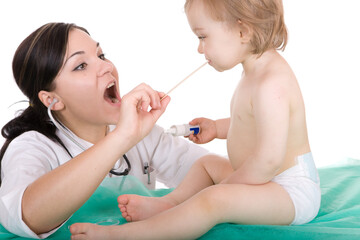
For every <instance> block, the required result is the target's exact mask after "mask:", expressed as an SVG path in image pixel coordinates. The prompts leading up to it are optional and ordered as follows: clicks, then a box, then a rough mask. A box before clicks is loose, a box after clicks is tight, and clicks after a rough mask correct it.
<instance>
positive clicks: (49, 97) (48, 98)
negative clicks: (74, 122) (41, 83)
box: [38, 90, 64, 111]
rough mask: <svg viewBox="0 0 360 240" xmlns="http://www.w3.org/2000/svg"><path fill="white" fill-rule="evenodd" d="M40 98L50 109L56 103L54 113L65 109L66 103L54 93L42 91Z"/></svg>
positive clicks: (53, 108)
mask: <svg viewBox="0 0 360 240" xmlns="http://www.w3.org/2000/svg"><path fill="white" fill-rule="evenodd" d="M38 97H39V99H40V101H41V102H42V103H43V104H44V105H45V106H46V107H49V106H50V104H51V103H53V102H54V105H53V106H52V108H51V110H53V111H58V110H62V109H63V108H64V103H63V102H62V101H61V100H60V98H58V97H56V96H55V94H54V93H51V92H47V91H44V90H41V91H40V92H39V94H38Z"/></svg>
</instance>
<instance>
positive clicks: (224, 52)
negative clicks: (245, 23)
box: [186, 1, 246, 72]
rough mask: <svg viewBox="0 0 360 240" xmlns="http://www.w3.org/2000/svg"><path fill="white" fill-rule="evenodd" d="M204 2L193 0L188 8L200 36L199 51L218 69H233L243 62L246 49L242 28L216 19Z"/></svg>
mask: <svg viewBox="0 0 360 240" xmlns="http://www.w3.org/2000/svg"><path fill="white" fill-rule="evenodd" d="M203 4H204V3H203V1H193V3H192V4H191V6H190V7H189V8H188V9H186V15H187V18H188V22H189V25H190V27H191V29H192V31H193V32H194V33H195V35H196V36H197V37H198V38H199V47H198V52H199V53H200V54H204V55H205V58H206V59H207V60H208V61H209V64H210V65H211V66H213V67H214V68H215V69H216V70H217V71H220V72H222V71H224V70H228V69H231V68H233V67H234V66H236V65H237V64H239V63H240V62H242V59H243V55H244V54H245V53H244V52H245V50H246V48H245V46H244V45H243V44H242V41H241V38H240V36H241V34H240V29H239V28H237V26H236V25H235V26H234V27H229V25H228V24H226V23H225V22H220V21H215V20H214V19H213V18H212V17H211V16H210V14H208V13H207V12H206V11H207V8H206V7H205V6H204V5H203Z"/></svg>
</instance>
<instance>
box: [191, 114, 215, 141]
mask: <svg viewBox="0 0 360 240" xmlns="http://www.w3.org/2000/svg"><path fill="white" fill-rule="evenodd" d="M189 124H190V125H199V126H200V132H199V133H198V134H196V135H194V134H191V135H190V136H189V140H190V141H193V142H194V143H197V144H203V143H208V142H210V141H212V140H213V139H214V138H216V137H217V136H216V134H217V131H216V123H215V121H213V120H211V119H208V118H195V119H194V120H192V121H191V122H189Z"/></svg>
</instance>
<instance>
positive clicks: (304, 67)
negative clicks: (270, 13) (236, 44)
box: [0, 0, 360, 167]
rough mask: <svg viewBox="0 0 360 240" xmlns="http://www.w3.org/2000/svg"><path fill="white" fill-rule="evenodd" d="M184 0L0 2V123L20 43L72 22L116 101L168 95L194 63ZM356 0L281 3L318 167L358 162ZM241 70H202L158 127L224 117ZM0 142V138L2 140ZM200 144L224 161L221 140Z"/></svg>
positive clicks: (11, 97)
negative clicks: (97, 53)
mask: <svg viewBox="0 0 360 240" xmlns="http://www.w3.org/2000/svg"><path fill="white" fill-rule="evenodd" d="M183 4H184V0H153V1H149V0H132V1H129V0H127V1H125V0H117V1H115V0H103V1H91V0H86V1H69V0H62V1H48V0H32V1H27V0H12V1H1V2H0V10H1V13H0V31H1V33H0V34H1V35H0V36H1V37H0V46H1V57H0V74H1V75H0V100H1V101H0V126H3V125H4V124H5V123H6V122H7V121H8V120H10V119H11V118H12V117H13V115H14V112H15V111H16V110H18V109H20V108H23V107H26V105H24V104H17V105H15V106H12V107H10V108H9V106H10V105H11V104H13V103H15V102H16V101H19V100H26V98H25V97H24V96H23V95H22V94H21V92H20V90H18V88H17V86H16V84H15V82H14V80H13V77H12V70H11V62H12V57H13V54H14V52H15V50H16V48H17V46H18V45H19V44H20V42H21V41H22V40H23V39H24V38H25V37H27V36H28V35H29V34H30V33H31V32H33V31H34V30H35V29H36V28H38V27H40V26H41V25H43V24H45V23H48V22H53V21H61V22H72V23H76V24H77V25H80V26H83V27H85V28H86V29H87V30H88V31H89V32H90V34H91V35H92V37H93V38H94V39H95V40H96V41H99V42H100V44H101V46H102V48H103V50H104V52H105V54H106V57H107V58H109V59H110V60H112V61H113V62H114V64H115V65H116V66H117V68H118V71H119V75H120V91H121V95H123V94H124V93H126V92H128V91H129V90H131V89H132V88H133V87H135V86H136V85H138V84H139V83H141V82H146V83H148V84H149V85H151V86H152V87H153V88H154V89H156V90H159V91H163V92H167V91H168V90H169V89H170V88H171V87H172V86H174V85H175V84H176V83H177V82H179V81H180V80H182V79H183V78H184V77H185V76H186V75H188V74H189V73H190V72H192V71H193V70H194V69H195V68H197V67H198V66H200V65H201V64H202V63H203V62H205V61H204V57H203V56H202V55H200V54H198V53H197V44H198V40H197V38H196V37H195V35H193V33H192V32H191V30H190V28H189V26H188V23H187V19H186V16H185V13H184V10H183ZM358 6H359V4H358V1H357V0H342V1H338V0H337V1H335V0H284V8H285V22H286V24H287V27H288V30H289V43H288V46H287V48H286V50H285V52H284V53H283V55H284V56H285V58H286V59H287V60H288V62H289V63H290V65H291V66H292V68H293V70H294V72H295V74H296V75H297V78H298V81H299V84H300V86H301V89H302V93H303V96H304V99H305V105H306V110H307V121H308V130H309V137H310V144H311V148H312V151H313V154H314V156H315V161H316V164H317V166H318V167H321V166H326V165H330V164H333V163H337V162H340V161H342V160H343V159H345V158H347V157H352V158H358V159H360V139H359V136H360V114H359V105H360V94H359V92H360V88H359V86H360V84H359V80H360V77H359V71H358V69H359V57H358V56H359V54H360V47H359V45H360V34H359V23H360V11H359V10H360V8H359V7H358ZM241 71H242V68H241V66H237V67H235V68H234V69H232V70H229V71H227V72H223V73H218V72H216V71H215V70H214V69H212V68H211V67H209V66H205V67H204V68H203V69H201V71H200V72H198V73H196V74H195V75H194V76H193V77H191V78H190V79H188V81H186V82H185V83H184V84H183V85H181V86H180V87H179V88H178V89H176V90H174V92H173V93H172V94H171V97H172V101H171V103H170V105H169V107H168V110H167V112H166V113H165V114H164V115H163V116H162V117H161V119H160V120H159V122H158V123H159V125H161V126H163V127H164V128H168V127H170V126H171V125H173V124H182V123H187V122H189V121H190V120H192V119H193V118H195V117H208V118H212V119H218V118H224V117H227V116H229V102H230V99H231V96H232V93H233V91H234V88H235V86H236V84H237V82H238V81H239V79H240V75H241ZM0 140H1V141H3V138H0ZM204 147H206V148H208V149H210V150H212V151H213V152H216V153H219V154H222V155H226V144H225V141H224V140H216V141H214V142H212V143H210V144H207V145H204Z"/></svg>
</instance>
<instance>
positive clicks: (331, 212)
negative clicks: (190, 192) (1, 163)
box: [0, 161, 360, 240]
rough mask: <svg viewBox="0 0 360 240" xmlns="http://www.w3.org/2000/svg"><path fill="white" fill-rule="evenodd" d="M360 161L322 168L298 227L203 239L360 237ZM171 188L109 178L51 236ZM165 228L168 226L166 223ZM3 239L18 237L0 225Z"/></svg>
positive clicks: (111, 216) (245, 229)
mask: <svg viewBox="0 0 360 240" xmlns="http://www.w3.org/2000/svg"><path fill="white" fill-rule="evenodd" d="M359 163H360V161H351V162H349V163H347V164H346V165H344V166H335V167H328V168H320V169H319V175H320V181H321V182H320V185H321V191H322V199H321V208H320V211H319V214H318V216H317V217H316V218H315V219H314V220H313V221H312V222H310V223H307V224H304V225H299V226H266V225H239V224H231V223H223V224H219V225H217V226H215V227H214V228H212V229H211V230H210V231H209V232H207V233H206V234H204V235H203V236H202V237H201V238H200V239H222V240H223V239H237V240H241V239H244V240H245V239H246V240H248V239H261V240H270V239H273V240H281V239H287V240H288V239H304V240H305V239H306V240H311V239H316V240H318V239H325V240H332V239H336V240H338V239H340V240H347V239H357V240H359V239H360V184H359V183H360V164H359ZM170 191H171V189H160V190H151V191H149V190H148V189H147V188H146V187H145V186H144V185H143V184H142V183H141V182H140V181H139V180H137V179H136V178H135V177H133V176H127V177H115V178H106V179H105V180H104V181H103V183H102V184H101V185H100V186H99V188H98V189H97V190H96V192H95V193H94V194H93V196H91V198H90V199H89V200H88V201H87V202H86V203H85V204H84V205H83V206H82V207H81V208H80V209H79V210H78V211H77V212H75V213H74V214H73V216H72V217H71V218H70V219H69V221H68V222H66V223H65V224H64V225H63V226H62V227H61V228H60V229H59V230H58V231H57V232H55V233H54V234H53V235H51V236H50V237H49V238H48V239H61V240H63V239H70V231H69V229H68V227H69V226H70V225H71V224H73V223H75V222H92V223H97V222H101V221H105V222H106V221H108V220H111V221H118V222H119V224H123V223H125V222H126V221H125V220H124V219H123V218H122V217H121V214H120V211H119V209H118V207H117V197H118V196H119V195H121V194H129V193H131V194H139V195H143V196H157V197H158V196H163V195H165V194H167V193H169V192H170ZM164 227H166V226H164ZM0 239H24V238H19V237H17V236H15V235H13V234H11V233H9V232H8V231H6V230H5V229H4V228H3V227H2V226H1V225H0Z"/></svg>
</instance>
